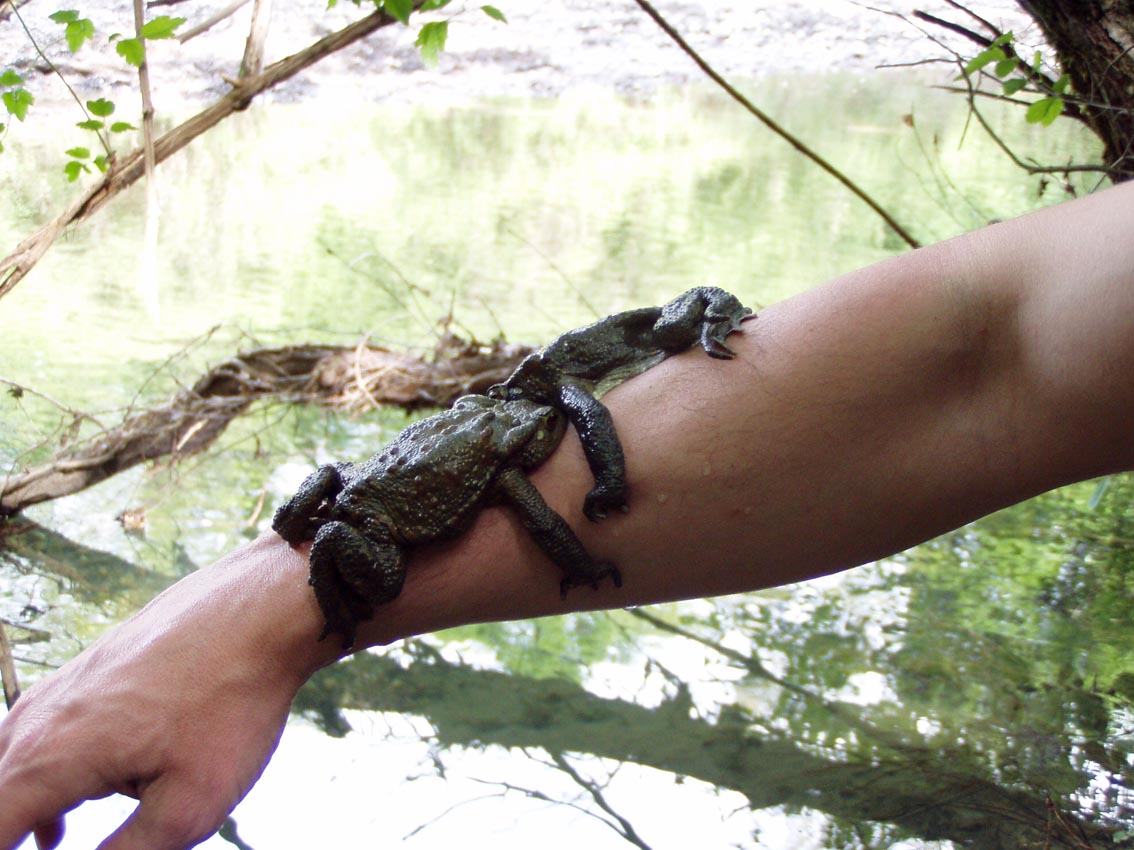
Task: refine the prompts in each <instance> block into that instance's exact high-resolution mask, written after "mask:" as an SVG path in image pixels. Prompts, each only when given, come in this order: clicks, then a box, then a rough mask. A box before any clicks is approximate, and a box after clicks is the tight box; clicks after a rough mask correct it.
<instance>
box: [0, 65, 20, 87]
mask: <svg viewBox="0 0 1134 850" xmlns="http://www.w3.org/2000/svg"><path fill="white" fill-rule="evenodd" d="M23 84H24V78H23V77H21V76H20V75H19V74H17V73H16V72H15V71H13V70H12V69H11V68H9V69H8V70H7V71H5V72H4V73H3V74H0V86H8V87H11V86H22V85H23Z"/></svg>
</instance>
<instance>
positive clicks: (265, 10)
mask: <svg viewBox="0 0 1134 850" xmlns="http://www.w3.org/2000/svg"><path fill="white" fill-rule="evenodd" d="M271 21H272V0H254V3H253V5H252V25H251V26H250V27H249V29H248V41H247V42H246V43H245V45H244V58H243V59H242V60H241V61H240V76H241V77H242V78H243V77H254V76H256V75H257V74H259V73H260V70H261V69H262V68H263V66H264V42H265V41H267V38H268V25H269V24H270V23H271Z"/></svg>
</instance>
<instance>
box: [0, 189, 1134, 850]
mask: <svg viewBox="0 0 1134 850" xmlns="http://www.w3.org/2000/svg"><path fill="white" fill-rule="evenodd" d="M745 330H746V333H745V334H743V335H741V336H734V337H732V338H730V344H731V345H732V347H733V348H734V349H735V351H736V353H737V359H736V360H734V361H732V362H730V363H723V364H722V363H718V362H714V361H710V360H709V359H708V358H705V357H703V356H696V354H693V355H688V356H680V357H675V358H673V359H671V360H668V361H666V362H665V363H663V364H661V365H659V366H657V367H655V368H654V369H652V370H650V371H649V372H646V373H645V374H643V375H641V376H639V377H637V378H635V379H633V380H631V381H629V382H627V383H626V384H623V385H622V386H621V387H619V388H618V389H617V390H614V391H612V392H611V393H610V394H609V395H608V396H606V397H605V398H604V401H605V402H607V403H608V405H609V407H610V409H611V412H612V414H613V416H614V419H615V424H616V426H617V428H618V431H619V433H620V435H621V437H622V440H623V445H624V448H625V453H626V461H627V468H628V472H629V477H630V484H631V488H632V510H631V511H630V513H629V514H626V515H625V516H616V517H612V518H610V519H608V520H605V521H604V522H602V523H591V522H588V521H587V520H586V519H584V518H583V516H582V504H583V495H584V494H585V493H586V492H587V490H588V488H589V487H590V484H591V481H590V478H589V476H590V472H589V469H588V467H587V464H586V461H585V459H584V457H583V455H582V452H581V450H580V448H579V445H578V442H577V440H575V439H573V438H572V437H571V436H569V437H568V439H566V440H565V441H564V443H563V445H562V446H561V448H560V450H559V451H558V452H556V454H555V455H554V456H553V457H552V458H551V460H549V461H548V462H547V463H546V464H545V465H544V466H543V467H541V468H540V469H539V470H538V471H537V473H536V474H535V476H533V479H534V481H535V482H536V484H537V485H538V487H539V488H540V490H541V491H542V492H543V493H544V495H545V497H546V498H547V501H548V502H549V504H551V506H552V507H553V508H555V509H556V510H558V511H559V512H561V513H562V514H563V515H564V516H565V517H566V518H567V519H568V520H569V521H570V523H571V524H572V526H573V527H574V528H575V529H576V530H577V532H578V533H579V535H580V537H581V538H582V540H583V542H584V544H585V545H586V546H587V548H588V549H589V550H590V551H592V552H594V553H595V555H596V556H598V557H602V558H607V559H610V560H611V561H613V562H615V563H617V564H618V565H619V567H620V569H621V570H622V575H623V587H622V588H621V590H616V589H614V588H612V587H602V588H600V589H599V590H598V591H595V592H591V591H590V590H579V591H574V592H572V593H571V594H570V595H569V596H568V597H567V598H566V599H565V600H563V599H560V597H559V593H558V587H559V582H558V576H557V572H556V570H555V568H554V567H553V566H552V565H551V564H550V563H548V562H547V561H546V559H545V558H544V556H543V555H542V553H541V552H540V551H539V550H538V548H536V546H535V544H534V543H532V542H531V540H530V538H529V537H528V536H527V535H526V534H525V533H524V532H523V530H522V529H521V528H520V527H519V525H518V523H517V522H516V521H515V519H514V518H513V517H511V516H510V515H509V514H508V513H507V512H506V511H502V510H489V511H486V512H485V513H484V515H483V516H482V517H481V519H480V520H479V521H478V522H477V523H476V525H475V526H474V527H473V529H472V530H471V531H470V532H469V533H468V534H466V535H465V536H463V537H462V538H460V539H459V540H457V541H454V542H453V543H451V544H447V545H445V546H443V547H441V546H438V547H433V548H429V549H426V550H422V551H421V552H420V553H418V554H416V555H415V556H414V557H413V560H412V563H411V565H410V568H409V574H408V579H407V582H406V585H405V589H404V590H403V592H402V594H401V595H400V596H399V597H398V598H397V599H396V600H394V601H393V602H392V603H391V604H390V605H388V606H384V607H383V608H382V609H381V610H380V611H379V613H378V616H377V617H376V618H375V619H374V620H373V621H371V622H370V623H368V624H366V625H365V626H364V627H363V629H362V630H361V631H360V634H359V643H358V648H361V647H363V646H366V645H372V644H378V643H386V642H389V641H392V640H396V639H398V638H401V637H405V636H408V635H413V634H418V633H422V632H428V631H433V630H435V629H439V628H442V627H446V626H452V625H457V624H461V623H469V622H475V621H484V620H500V619H514V618H520V617H535V616H540V615H544V614H554V613H559V612H563V611H568V610H578V609H580V608H598V607H621V606H626V605H636V604H642V603H647V602H654V601H660V600H675V599H685V598H694V597H701V596H713V595H718V594H724V593H732V592H736V591H743V590H752V589H756V588H762V587H768V586H772V585H778V584H784V583H789V582H794V581H799V580H801V579H804V578H808V577H811V576H816V575H820V574H824V573H829V572H833V571H836V570H840V569H845V568H848V567H852V566H855V565H857V564H861V563H863V562H865V561H869V560H871V559H874V558H877V557H880V556H883V555H886V554H890V553H893V552H896V551H899V550H901V549H904V548H906V547H908V546H910V545H912V544H914V543H917V542H919V541H922V540H925V539H927V538H929V537H932V536H934V535H936V534H939V533H942V532H944V531H946V530H948V529H951V528H955V527H956V526H958V525H960V524H962V523H964V522H966V521H968V520H970V519H973V518H975V517H977V516H980V515H982V514H985V513H988V512H990V511H992V510H995V509H996V508H999V507H1002V506H1004V505H1008V504H1011V503H1013V502H1016V501H1019V500H1021V499H1024V498H1027V497H1029V496H1032V495H1035V494H1037V493H1040V492H1043V491H1044V490H1047V489H1050V488H1051V487H1054V486H1057V485H1060V484H1063V483H1067V482H1071V481H1076V480H1082V479H1086V478H1090V477H1093V476H1096V475H1099V474H1103V473H1107V472H1113V471H1119V470H1125V469H1131V468H1134V439H1132V437H1134V428H1132V423H1134V382H1132V381H1131V375H1134V184H1131V185H1126V186H1123V187H1119V188H1117V189H1112V190H1109V191H1107V192H1103V193H1100V194H1098V195H1095V196H1092V197H1090V198H1087V199H1084V200H1081V201H1075V202H1072V203H1069V204H1064V205H1062V206H1060V207H1057V208H1054V209H1051V210H1047V211H1044V212H1041V213H1037V214H1034V215H1032V216H1028V217H1026V218H1023V219H1019V220H1015V221H1011V222H1006V223H1003V224H999V225H996V226H993V227H991V228H987V229H985V230H982V231H978V232H975V233H972V234H969V235H967V236H964V237H961V238H959V239H956V240H953V241H951V242H948V243H944V244H942V245H938V246H934V247H931V248H928V249H923V250H921V251H918V252H915V253H912V254H908V255H905V256H902V257H900V258H897V259H895V260H892V261H889V262H886V263H883V264H881V265H878V266H873V267H871V268H868V269H865V270H862V271H859V272H855V273H852V274H850V275H847V276H845V277H843V278H840V279H838V280H836V281H833V282H832V283H830V284H828V285H826V286H823V287H820V288H817V289H815V290H812V291H810V292H807V293H805V294H803V295H801V296H799V297H796V298H792V299H790V300H788V301H785V302H783V303H781V304H778V305H775V306H773V307H770V308H768V309H766V310H764V311H762V312H761V316H760V319H759V320H758V321H757V322H756V323H754V324H752V325H748V326H746V328H745ZM659 398H665V399H667V400H668V401H667V402H666V403H665V404H664V405H659V404H658V401H657V399H659ZM660 459H664V462H660ZM306 578H307V562H306V556H305V554H304V553H303V552H301V551H297V550H293V549H292V548H290V547H289V546H288V545H287V544H285V543H284V542H283V541H281V540H280V539H279V538H277V537H275V536H274V535H267V536H265V537H262V538H260V539H259V540H257V541H256V542H254V543H252V544H251V545H249V546H247V547H244V548H242V549H240V550H238V551H236V552H234V553H232V554H231V555H229V556H227V557H226V558H224V559H222V560H221V561H220V562H218V563H217V564H214V565H212V566H211V567H208V568H206V569H204V570H201V571H200V572H198V573H196V574H194V575H192V576H190V577H188V578H186V579H185V580H183V581H181V582H179V583H178V584H177V585H175V586H174V587H172V588H170V589H169V590H167V591H166V592H165V593H163V594H162V595H161V596H159V597H158V598H157V599H155V600H154V601H153V602H152V603H151V604H150V605H149V606H147V607H146V608H145V609H143V610H142V611H141V612H140V613H139V614H138V615H136V616H135V617H134V618H133V619H132V620H130V621H129V622H127V623H125V624H123V625H122V626H120V627H118V628H116V629H113V630H111V631H109V632H108V633H107V634H106V635H104V636H103V638H101V639H100V640H99V641H98V642H97V643H95V644H94V645H93V646H92V647H90V648H89V649H87V650H86V651H85V652H84V653H82V654H81V655H80V656H79V657H78V658H76V659H75V660H74V661H73V662H71V663H70V664H68V665H66V666H65V667H64V668H62V669H61V670H59V671H58V672H57V673H55V674H54V675H53V676H51V677H49V678H47V679H45V680H44V681H42V682H41V683H39V684H38V685H36V686H35V687H33V688H31V689H30V690H29V691H28V692H27V693H26V694H25V695H24V696H23V698H22V699H21V700H20V702H19V704H18V705H17V706H16V708H15V709H14V710H13V711H12V712H11V714H10V715H9V716H8V717H7V718H6V719H5V720H4V722H3V723H2V724H0V800H3V805H2V806H0V850H7V848H11V847H13V846H14V845H15V844H16V843H18V842H19V841H20V840H21V839H22V838H23V837H24V836H25V835H27V834H28V832H30V831H35V833H36V836H37V839H38V840H39V843H40V846H41V847H50V846H53V845H54V843H56V842H57V840H58V837H59V835H60V833H61V830H62V816H63V814H64V813H65V812H66V811H68V810H70V809H71V808H73V807H74V806H76V805H79V804H80V803H81V802H82V801H84V800H86V799H92V798H95V797H99V796H103V795H106V794H109V793H112V792H121V793H126V794H131V795H133V796H135V797H138V798H139V799H140V800H141V805H140V806H139V808H138V809H137V811H136V813H135V814H134V815H133V817H131V818H130V820H128V821H127V822H126V824H125V825H124V826H123V827H122V828H120V829H119V830H118V831H117V832H116V833H115V834H114V835H112V836H111V837H110V838H108V839H107V841H106V842H105V843H104V844H103V845H102V846H103V847H105V848H113V849H114V850H127V848H130V849H131V850H132V849H133V848H137V850H164V848H180V847H186V846H190V845H191V844H193V843H195V842H196V841H199V840H201V839H203V838H205V837H206V836H208V835H209V834H211V832H212V831H214V830H215V829H216V827H217V826H218V825H219V824H220V822H221V821H222V820H223V819H224V817H225V815H226V814H227V813H228V812H229V811H230V810H231V808H232V807H233V806H234V805H235V804H236V803H237V801H238V800H239V799H240V798H241V797H242V796H243V795H244V794H245V793H246V791H247V790H248V788H249V787H251V785H252V784H253V783H254V782H255V780H256V778H257V777H258V776H259V774H260V772H261V770H262V769H263V767H264V765H265V764H266V763H267V761H268V759H269V758H270V756H271V754H272V752H273V750H274V749H275V745H276V742H277V741H278V738H279V735H280V732H281V730H282V726H283V723H284V720H285V719H286V716H287V710H288V705H289V704H290V702H291V699H292V697H293V696H294V694H295V691H296V689H297V688H298V687H299V686H300V684H301V683H302V682H303V681H305V680H306V679H307V677H309V676H310V675H311V674H312V673H313V672H314V671H315V670H317V669H319V668H320V667H321V666H323V665H325V664H328V663H330V662H331V661H333V660H334V659H335V658H336V657H337V653H338V645H337V643H336V642H334V641H324V642H322V643H318V642H316V640H315V638H316V636H317V635H318V634H319V631H320V629H321V627H322V618H321V614H320V612H319V610H318V607H317V605H316V604H315V600H314V597H313V596H312V594H311V592H310V589H309V588H308V586H307V584H306Z"/></svg>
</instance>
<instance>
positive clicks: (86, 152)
mask: <svg viewBox="0 0 1134 850" xmlns="http://www.w3.org/2000/svg"><path fill="white" fill-rule="evenodd" d="M67 156H70V157H74V158H75V159H90V158H91V150H90V148H71V150H69V151H67Z"/></svg>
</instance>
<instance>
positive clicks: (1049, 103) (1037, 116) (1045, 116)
mask: <svg viewBox="0 0 1134 850" xmlns="http://www.w3.org/2000/svg"><path fill="white" fill-rule="evenodd" d="M1062 112H1063V98H1061V97H1042V98H1040V99H1039V100H1037V101H1036V102H1035V103H1033V104H1032V105H1031V106H1029V107H1028V111H1027V112H1026V113H1024V120H1025V121H1027V122H1028V123H1029V124H1043V126H1045V127H1050V126H1051V124H1052V122H1053V121H1055V119H1056V118H1058V117H1059V116H1060V114H1062Z"/></svg>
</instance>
